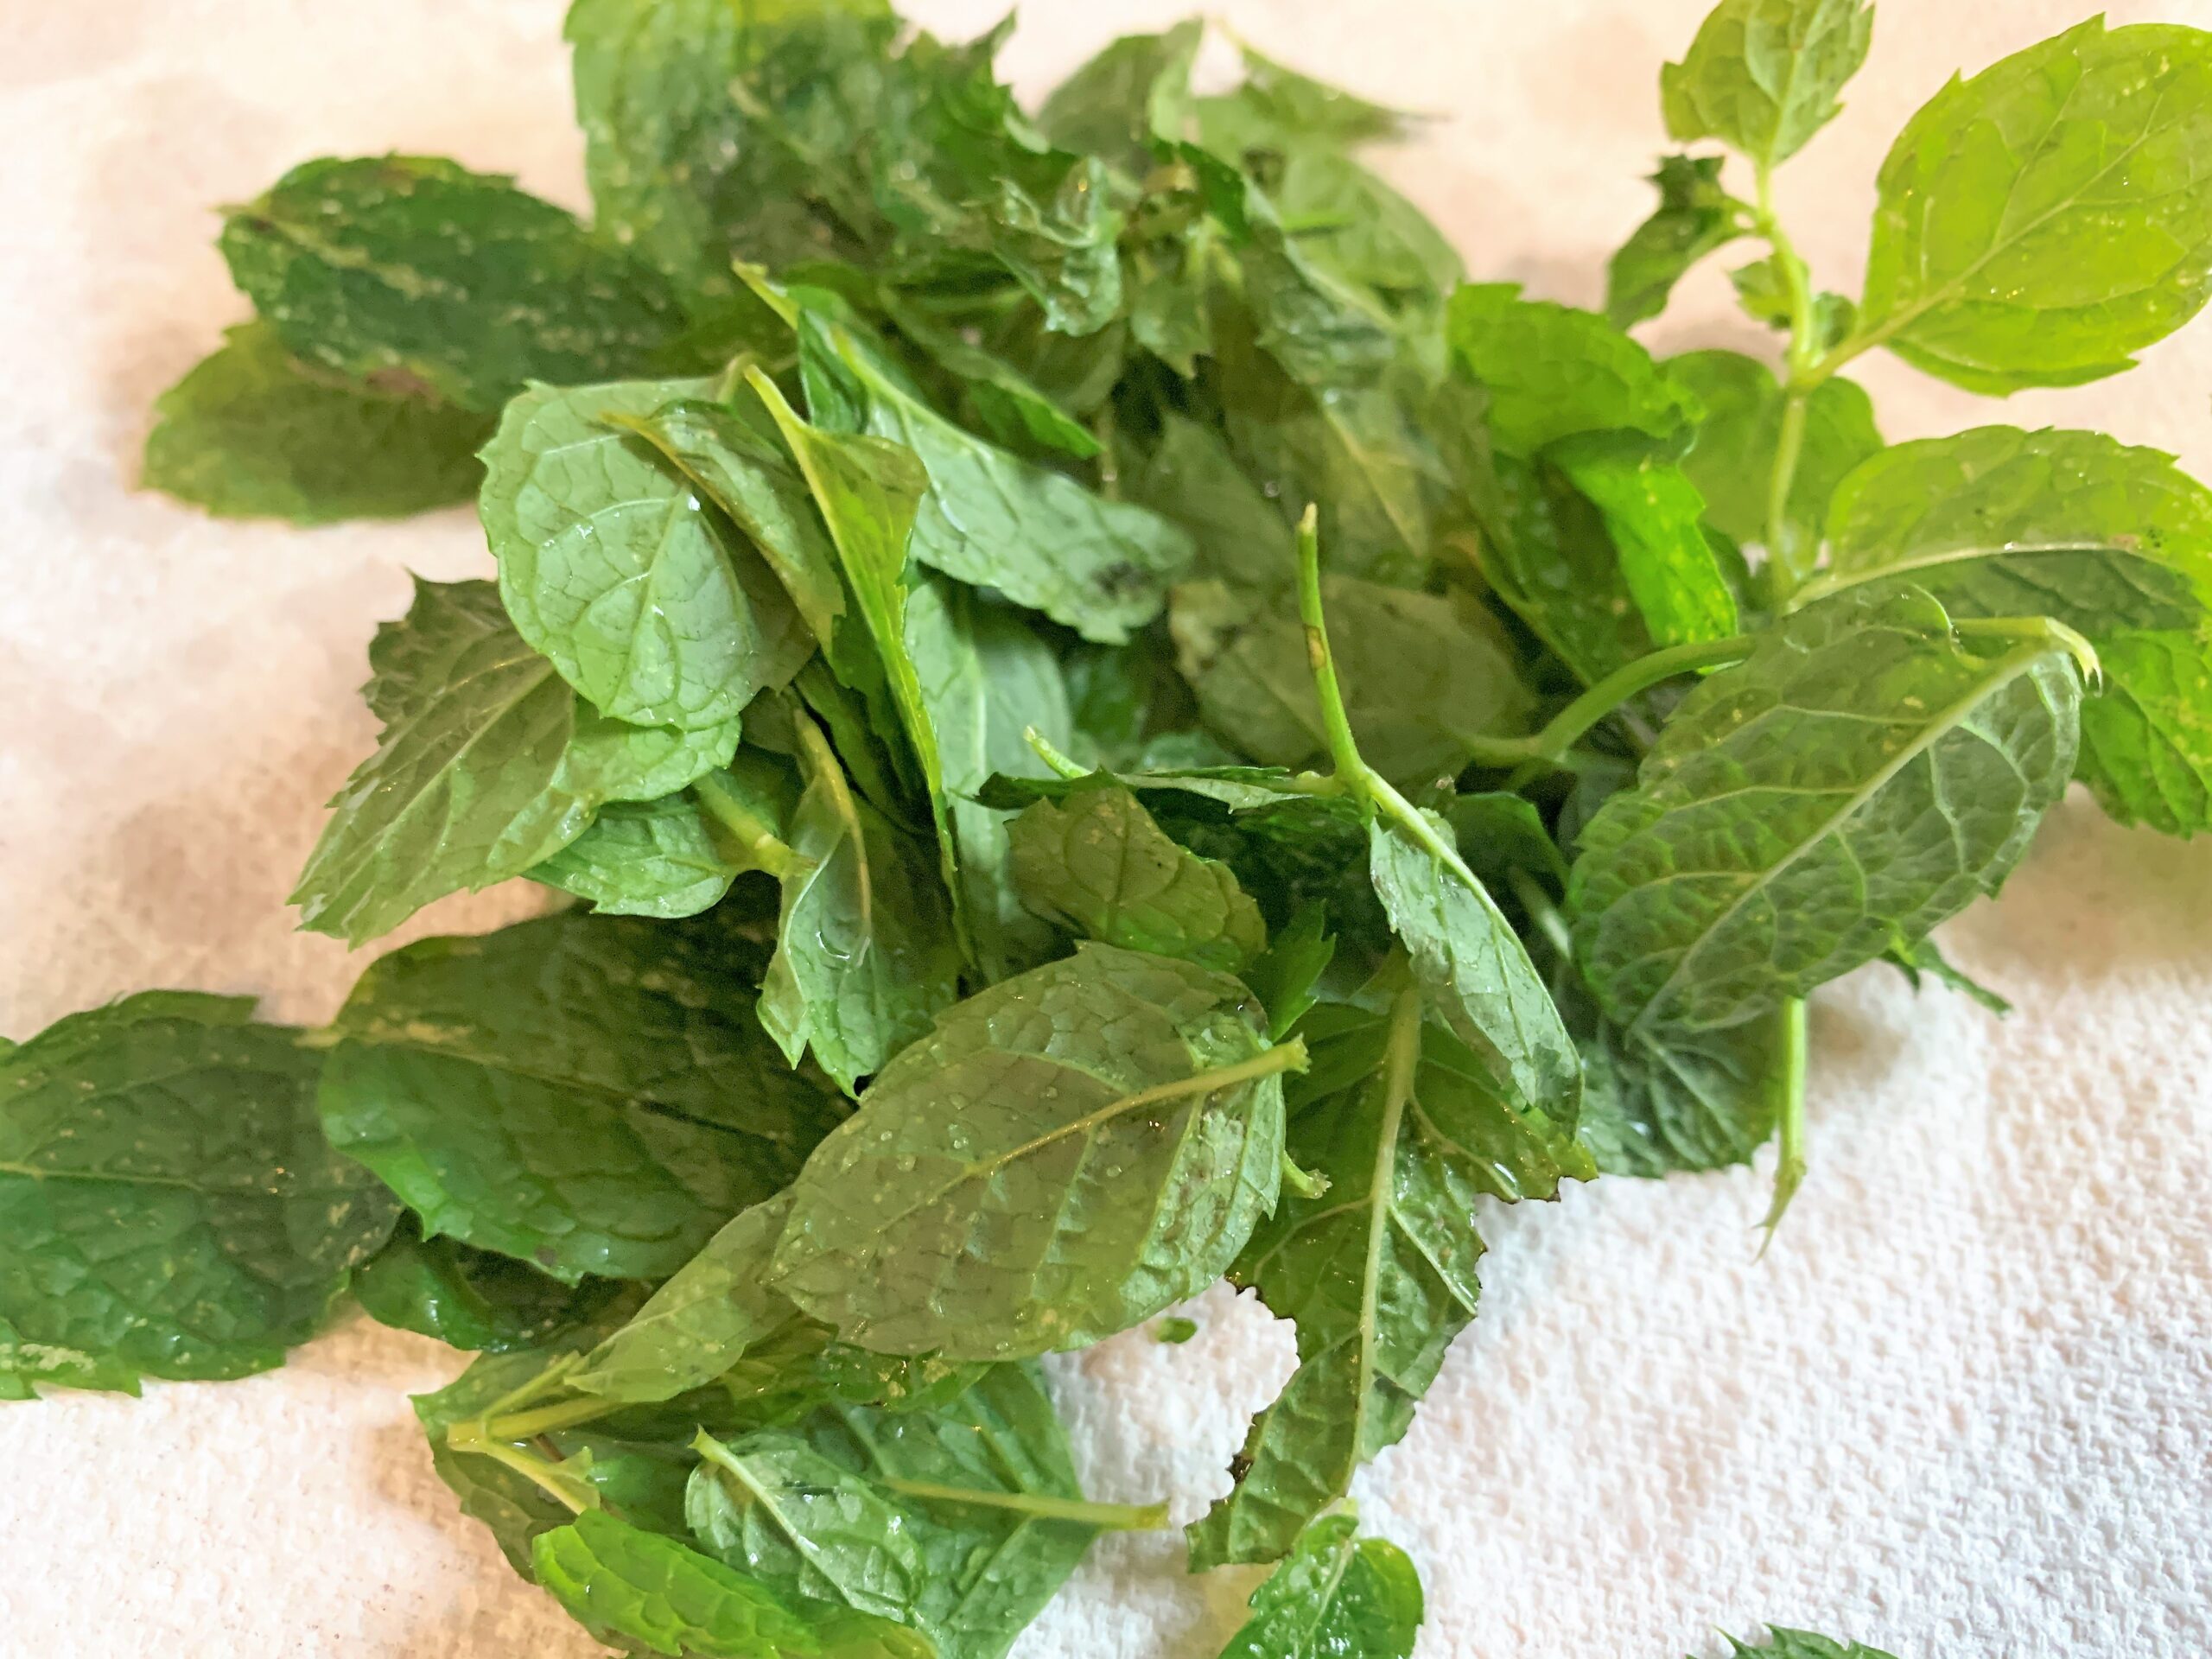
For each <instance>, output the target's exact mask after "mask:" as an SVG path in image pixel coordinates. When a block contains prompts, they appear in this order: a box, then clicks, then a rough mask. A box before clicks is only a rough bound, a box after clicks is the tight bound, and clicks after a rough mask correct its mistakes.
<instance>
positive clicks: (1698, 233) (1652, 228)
mask: <svg viewBox="0 0 2212 1659" xmlns="http://www.w3.org/2000/svg"><path fill="white" fill-rule="evenodd" d="M1721 162H1722V157H1720V156H1664V157H1662V158H1661V160H1660V162H1659V170H1658V171H1657V172H1656V173H1655V174H1653V175H1651V182H1652V183H1653V184H1655V185H1656V186H1657V187H1658V188H1659V206H1658V207H1657V208H1656V209H1655V210H1654V211H1653V213H1652V215H1651V217H1650V218H1649V219H1645V220H1644V221H1643V224H1641V225H1639V226H1637V227H1636V231H1635V232H1634V233H1633V234H1632V235H1631V236H1630V238H1629V239H1628V240H1627V241H1625V242H1624V243H1623V244H1621V247H1620V251H1618V253H1616V254H1614V255H1613V257H1612V258H1611V261H1610V262H1609V263H1608V264H1606V266H1605V315H1606V318H1607V319H1608V320H1609V321H1611V323H1612V325H1613V326H1614V327H1616V328H1626V327H1629V326H1630V324H1633V323H1638V322H1642V321H1644V320H1645V319H1646V318H1647V317H1656V316H1657V315H1659V314H1660V313H1661V312H1662V311H1664V310H1665V309H1666V308H1667V299H1668V296H1669V295H1671V294H1672V293H1673V292H1674V291H1675V283H1678V282H1680V281H1681V279H1682V277H1683V276H1684V275H1685V274H1686V273H1687V272H1688V270H1689V269H1690V267H1691V266H1692V265H1694V264H1697V262H1698V261H1699V260H1700V259H1702V258H1704V257H1705V256H1706V255H1707V254H1708V253H1711V252H1713V250H1715V249H1716V248H1723V247H1726V246H1727V245H1728V244H1729V243H1731V242H1733V241H1734V240H1736V239H1737V238H1738V237H1741V236H1745V235H1747V234H1749V232H1750V217H1751V210H1750V209H1749V208H1748V207H1745V205H1744V204H1743V203H1742V202H1740V201H1738V200H1736V198H1735V197H1733V196H1732V195H1730V194H1728V192H1727V191H1726V189H1724V188H1722V186H1721V183H1720V167H1721Z"/></svg>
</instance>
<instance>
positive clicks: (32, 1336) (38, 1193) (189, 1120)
mask: <svg viewBox="0 0 2212 1659" xmlns="http://www.w3.org/2000/svg"><path fill="white" fill-rule="evenodd" d="M252 1007H253V1004H252V1003H251V1001H249V1000H247V999H244V998H235V997H218V996H202V995H198V994H196V993H194V992H189V991H144V992H141V993H140V994H139V995H136V996H131V997H126V998H124V1000H123V1001H120V1002H116V1003H111V1004H110V1005H109V1006H108V1007H103V1008H94V1009H92V1010H90V1011H88V1012H86V1013H84V1014H71V1015H69V1016H67V1018H65V1019H62V1020H57V1021H55V1022H54V1024H53V1025H51V1026H49V1027H47V1028H46V1029H45V1030H44V1031H42V1032H41V1033H39V1034H38V1035H37V1036H35V1037H32V1038H29V1039H26V1040H25V1041H23V1042H22V1044H21V1045H19V1046H11V1047H10V1048H9V1049H7V1050H6V1051H5V1052H0V1377H4V1378H6V1379H7V1380H8V1384H9V1388H10V1392H11V1393H12V1394H13V1395H14V1397H16V1398H18V1399H27V1398H29V1397H30V1395H31V1394H32V1393H33V1392H34V1391H35V1389H36V1387H37V1386H38V1385H40V1384H46V1385H48V1386H52V1387H61V1388H78V1389H120V1390H122V1391H123V1392H124V1393H127V1394H136V1393H137V1392H138V1382H139V1379H140V1378H141V1377H145V1376H155V1377H168V1378H173V1379H180V1380H181V1379H189V1378H202V1377H231V1376H247V1375H249V1374H250V1373H251V1372H254V1371H265V1370H269V1369H270V1368H271V1367H272V1366H276V1365H280V1364H282V1363H283V1360H284V1351H285V1350H286V1349H287V1348H290V1347H293V1346H295V1345H296V1344H299V1343H302V1342H305V1341H306V1340H307V1339H308V1338H309V1337H311V1336H313V1335H314V1334H315V1332H316V1330H317V1329H318V1328H319V1327H320V1326H321V1324H322V1322H323V1320H324V1319H325V1318H326V1316H327V1314H328V1313H329V1311H330V1307H331V1304H332V1303H333V1302H334V1301H335V1300H337V1297H338V1294H339V1292H340V1290H342V1289H343V1288H344V1287H345V1285H346V1274H347V1273H348V1272H349V1271H350V1270H352V1269H353V1268H354V1267H355V1266H356V1265H357V1264H358V1263H359V1262H362V1261H364V1260H365V1259H366V1258H367V1257H368V1256H370V1255H372V1254H373V1253H374V1252H375V1251H376V1249H377V1248H378V1246H379V1245H381V1244H382V1243H384V1241H385V1237H386V1236H388V1235H389V1234H390V1233H391V1227H392V1220H393V1216H394V1209H393V1205H392V1203H391V1198H390V1197H389V1195H387V1194H386V1193H385V1192H384V1191H383V1190H382V1189H381V1188H379V1187H378V1185H377V1184H376V1183H375V1181H374V1180H373V1179H371V1178H370V1177H369V1175H368V1174H367V1173H366V1172H365V1171H363V1170H362V1169H360V1168H359V1166H356V1165H354V1164H352V1163H349V1162H348V1161H347V1160H345V1159H343V1158H340V1157H338V1156H336V1155H335V1154H333V1153H332V1151H331V1150H330V1148H329V1147H327V1146H326V1145H325V1144H324V1143H323V1139H322V1135H321V1130H320V1129H319V1128H318V1127H317V1126H316V1123H315V1103H314V1101H315V1093H314V1091H315V1073H316V1071H317V1070H318V1069H319V1063H318V1061H317V1058H316V1057H315V1055H314V1054H313V1053H312V1052H309V1051H308V1050H305V1049H302V1047H300V1046H299V1045H298V1042H297V1040H296V1039H297V1035H298V1033H295V1032H292V1031H289V1030H286V1029H284V1028H283V1027H276V1026H263V1025H257V1024H254V1023H253V1022H252V1020H251V1013H252Z"/></svg>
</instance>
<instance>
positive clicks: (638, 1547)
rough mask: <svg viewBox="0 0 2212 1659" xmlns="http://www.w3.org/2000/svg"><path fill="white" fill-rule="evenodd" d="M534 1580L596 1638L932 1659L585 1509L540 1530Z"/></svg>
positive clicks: (698, 1649) (679, 1649)
mask: <svg viewBox="0 0 2212 1659" xmlns="http://www.w3.org/2000/svg"><path fill="white" fill-rule="evenodd" d="M531 1563H532V1567H533V1568H534V1571H535V1573H536V1575H537V1581H538V1582H539V1583H540V1584H542V1585H543V1586H545V1587H546V1588H547V1589H548V1590H550V1591H551V1592H553V1594H554V1596H555V1598H556V1599H557V1600H558V1601H559V1602H560V1604H561V1605H563V1607H565V1608H567V1609H568V1610H569V1612H570V1613H571V1614H573V1615H574V1616H575V1618H576V1619H577V1620H578V1622H580V1623H581V1624H582V1625H583V1626H584V1628H585V1629H587V1630H590V1631H591V1633H592V1634H593V1635H594V1636H596V1637H600V1638H601V1640H603V1641H608V1642H617V1643H621V1644H622V1645H624V1646H633V1645H634V1646H642V1647H644V1648H645V1649H649V1650H651V1651H652V1652H654V1653H658V1654H665V1655H669V1656H671V1659H674V1656H692V1659H931V1655H932V1654H933V1652H934V1649H932V1648H931V1645H930V1643H928V1642H927V1641H925V1640H924V1639H922V1638H920V1637H916V1636H914V1635H912V1633H911V1632H909V1631H906V1630H901V1629H900V1628H899V1626H897V1625H895V1624H885V1623H883V1622H882V1621H881V1620H880V1619H874V1618H864V1617H861V1616H859V1615H855V1614H842V1615H832V1614H829V1613H827V1612H824V1613H823V1614H821V1615H819V1616H816V1615H802V1614H800V1613H798V1612H795V1611H792V1610H791V1608H789V1607H787V1606H786V1605H785V1604H784V1603H783V1602H782V1601H781V1600H780V1599H778V1598H777V1597H775V1596H773V1595H771V1594H770V1593H769V1592H767V1591H766V1589H764V1588H762V1587H761V1586H760V1585H759V1584H758V1583H756V1582H755V1581H754V1580H751V1579H748V1578H747V1577H746V1576H745V1575H744V1574H742V1573H737V1572H734V1571H732V1570H731V1569H730V1568H728V1567H724V1566H723V1565H722V1564H721V1562H720V1561H717V1560H715V1559H714V1558H713V1557H712V1556H709V1555H702V1554H699V1553H698V1552H697V1551H696V1550H694V1549H688V1548H685V1547H684V1546H683V1545H682V1544H679V1543H677V1541H675V1540H674V1539H673V1538H664V1537H662V1536H660V1535H658V1534H657V1533H651V1532H645V1531H643V1530H641V1529H639V1528H636V1527H633V1526H631V1525H630V1524H629V1523H628V1522H623V1521H618V1520H616V1519H615V1518H614V1517H613V1516H611V1515H609V1514H607V1513H606V1512H605V1511H604V1510H585V1511H584V1512H583V1513H582V1515H579V1516H577V1517H576V1518H575V1520H574V1521H573V1522H570V1523H569V1525H567V1526H565V1527H558V1528H556V1529H554V1530H552V1531H550V1532H548V1533H544V1534H542V1535H540V1536H539V1537H538V1539H537V1542H536V1544H535V1546H534V1547H533V1548H532V1551H531Z"/></svg>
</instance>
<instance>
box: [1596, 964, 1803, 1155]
mask: <svg viewBox="0 0 2212 1659" xmlns="http://www.w3.org/2000/svg"><path fill="white" fill-rule="evenodd" d="M1561 1000H1562V1001H1567V1002H1570V1003H1571V1002H1572V1001H1573V999H1570V998H1567V997H1562V999H1561ZM1576 1012H1578V1013H1579V1012H1581V1011H1580V1010H1577V1011H1576ZM1569 1020H1570V1022H1571V1023H1573V1024H1574V1025H1575V1026H1576V1030H1577V1035H1578V1037H1580V1039H1581V1049H1582V1075H1583V1079H1584V1084H1585V1087H1584V1089H1583V1094H1582V1116H1581V1120H1580V1123H1579V1125H1578V1126H1577V1127H1578V1130H1579V1132H1580V1135H1581V1137H1582V1141H1583V1143H1584V1144H1585V1145H1586V1146H1587V1147H1589V1148H1590V1150H1591V1153H1592V1156H1593V1157H1594V1158H1595V1159H1596V1160H1597V1164H1598V1167H1599V1169H1601V1170H1603V1171H1605V1173H1606V1174H1608V1175H1643V1176H1656V1175H1665V1174H1669V1173H1672V1172H1674V1171H1675V1170H1685V1169H1719V1168H1721V1167H1723V1166H1726V1165H1730V1164H1747V1163H1749V1162H1751V1155H1752V1154H1754V1153H1756V1152H1757V1151H1758V1149H1759V1148H1760V1147H1763V1146H1764V1145H1765V1144H1766V1143H1767V1142H1768V1141H1770V1140H1771V1139H1772V1138H1773V1136H1774V1130H1775V1125H1776V1122H1777V1117H1778V1115H1779V1112H1780V1109H1781V1093H1780V1090H1779V1089H1778V1088H1777V1086H1776V1084H1775V1081H1774V1079H1775V1078H1776V1077H1777V1074H1778V1071H1779V1067H1780V1064H1781V1057H1782V1045H1783V1015H1782V1013H1781V1011H1780V1010H1779V1009H1771V1010H1769V1011H1768V1012H1767V1013H1765V1014H1760V1015H1758V1016H1757V1017H1756V1018H1753V1019H1751V1020H1745V1022H1744V1023H1743V1024H1741V1025H1735V1026H1724V1027H1719V1028H1718V1029H1716V1030H1713V1031H1699V1032H1683V1033H1669V1034H1668V1035H1666V1036H1664V1037H1653V1036H1648V1035H1645V1034H1644V1033H1639V1032H1632V1031H1630V1030H1628V1029H1626V1028H1624V1027H1621V1026H1619V1025H1617V1024H1615V1023H1614V1022H1612V1021H1611V1020H1606V1019H1605V1018H1604V1016H1602V1015H1600V1014H1598V1013H1597V1011H1596V1010H1595V1008H1590V1009H1588V1010H1587V1012H1586V1018H1584V1019H1581V1020H1578V1019H1576V1017H1575V1013H1570V1014H1569Z"/></svg>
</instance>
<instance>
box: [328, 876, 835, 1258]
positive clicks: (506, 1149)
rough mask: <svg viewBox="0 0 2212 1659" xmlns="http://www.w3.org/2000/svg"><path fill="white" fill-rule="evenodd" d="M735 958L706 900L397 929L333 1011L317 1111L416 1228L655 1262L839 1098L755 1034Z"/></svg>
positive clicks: (786, 1175) (526, 1254) (734, 947)
mask: <svg viewBox="0 0 2212 1659" xmlns="http://www.w3.org/2000/svg"><path fill="white" fill-rule="evenodd" d="M755 971H757V957H756V956H755V954H754V948H753V947H752V946H750V945H747V944H744V943H743V942H742V941H740V940H736V939H734V938H731V937H730V936H729V935H728V931H726V930H725V929H723V928H722V927H721V926H720V925H719V924H718V923H717V922H716V920H715V918H712V917H709V918H702V919H701V920H700V921H698V922H696V923H693V924H689V925H682V924H673V923H652V922H641V921H633V920H630V919H627V918H613V917H591V916H582V915H578V914H574V913H571V914H568V915H562V916H551V917H547V918H543V920H539V921H534V922H524V923H522V924H520V925H518V926H514V927H509V928H504V929H501V930H500V931H499V932H496V933H490V934H486V935H485V936H483V937H482V938H451V939H426V940H423V942H421V943H420V944H412V945H409V946H408V947H406V948H405V949H404V950H398V951H395V952H394V953H393V954H391V956H388V957H384V958H383V959H382V960H381V961H379V962H378V963H376V964H375V965H374V966H372V968H371V969H369V971H368V972H367V973H366V974H365V975H363V976H362V977H361V981H360V982H359V984H358V985H356V986H355V987H354V989H353V995H352V996H351V997H349V998H348V999H347V1000H346V1006H345V1007H343V1008H342V1009H340V1011H339V1014H338V1017H337V1019H336V1020H335V1021H334V1023H333V1032H334V1035H335V1036H336V1038H337V1039H339V1040H338V1042H337V1045H336V1046H335V1047H334V1049H333V1050H332V1052H331V1054H330V1057H329V1059H328V1062H327V1065H326V1068H325V1071H324V1076H323V1084H322V1098H321V1105H322V1115H323V1122H324V1124H325V1127H326V1128H327V1129H328V1131H329V1133H330V1136H331V1140H332V1141H333V1143H334V1144H335V1145H336V1146H337V1147H340V1149H341V1150H342V1151H344V1152H346V1153H347V1154H349V1155H351V1156H353V1157H355V1158H358V1159H359V1160H361V1161H362V1162H364V1163H365V1164H367V1165H368V1166H370V1167H371V1168H372V1169H373V1170H375V1171H376V1172H377V1173H378V1175H380V1176H382V1177H383V1178H384V1179H385V1181H386V1182H387V1183H388V1184H389V1185H391V1187H392V1189H393V1190H394V1191H395V1192H397V1193H398V1194H399V1195H400V1197H401V1198H403V1199H404V1200H405V1202H406V1203H407V1204H408V1205H409V1206H410V1208H412V1209H413V1210H415V1211H416V1213H417V1214H419V1215H420V1216H421V1217H423V1222H424V1230H425V1231H426V1232H429V1233H433V1234H449V1235H451V1236H454V1237H456V1238H459V1239H461V1240H462V1241H463V1242H464V1243H469V1244H474V1245H475V1246H477V1247H478V1248H480V1249H491V1250H497V1251H499V1252H500V1253H502V1254H504V1255H512V1256H517V1257H519V1258H520V1259H522V1260H524V1261H526V1262H531V1263H533V1264H534V1265H536V1266H537V1267H539V1268H543V1270H544V1271H545V1272H547V1273H550V1274H553V1275H554V1276H555V1277H556V1278H558V1279H561V1280H563V1281H569V1282H571V1283H573V1282H574V1281H576V1280H577V1279H579V1278H581V1277H582V1275H584V1274H602V1275H605V1276H608V1277H613V1278H639V1279H645V1278H659V1277H661V1276H663V1275H664V1274H671V1273H673V1272H675V1271H676V1269H677V1268H679V1267H681V1266H683V1263H684V1262H685V1261H687V1260H688V1259H689V1258H690V1255H692V1253H693V1252H694V1251H696V1249H698V1248H699V1247H700V1246H701V1245H702V1244H703V1243H705V1242H706V1241H707V1239H708V1238H709V1236H712V1234H713V1233H714V1231H715V1229H716V1228H717V1227H719V1226H720V1225H721V1224H722V1223H723V1222H724V1221H725V1220H727V1219H728V1217H730V1216H731V1215H732V1214H734V1212H735V1211H739V1210H741V1209H743V1208H744V1207H745V1206H746V1205H749V1204H754V1203H758V1202H759V1201H760V1199H762V1198H766V1197H768V1196H769V1195H770V1194H771V1193H772V1192H776V1191H777V1190H778V1189H779V1188H780V1187H782V1186H783V1185H785V1183H786V1182H788V1181H789V1180H790V1179H791V1176H792V1174H793V1173H795V1172H796V1171H797V1169H798V1166H799V1164H800V1161H801V1160H803V1159H804V1157H805V1156H806V1154H807V1153H808V1151H809V1150H810V1148H811V1147H813V1145H814V1143H815V1142H816V1141H817V1140H819V1139H820V1138H821V1136H822V1135H823V1133H824V1132H825V1131H826V1130H827V1129H828V1128H829V1126H830V1125H831V1124H833V1123H834V1122H836V1120H837V1117H838V1116H839V1113H838V1107H837V1103H836V1100H835V1099H834V1097H832V1096H829V1095H828V1094H827V1093H826V1092H825V1091H824V1090H822V1089H821V1088H820V1087H818V1086H817V1084H813V1083H810V1082H808V1081H807V1080H805V1079H804V1078H801V1077H795V1076H793V1075H792V1074H791V1073H790V1072H788V1071H785V1069H784V1068H783V1066H782V1065H781V1064H780V1062H779V1058H778V1057H777V1055H776V1054H775V1052H774V1050H773V1049H772V1047H771V1046H770V1045H769V1043H768V1042H767V1040H766V1038H765V1037H764V1036H763V1035H762V1033H761V1032H760V1027H759V1026H758V1024H757V1023H756V1022H755V1020H754V1019H753V1007H752V1000H751V998H750V996H749V995H747V993H746V992H745V991H744V990H743V989H742V987H743V986H745V985H747V984H748V983H750V982H751V980H752V977H753V973H754V972H755Z"/></svg>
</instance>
